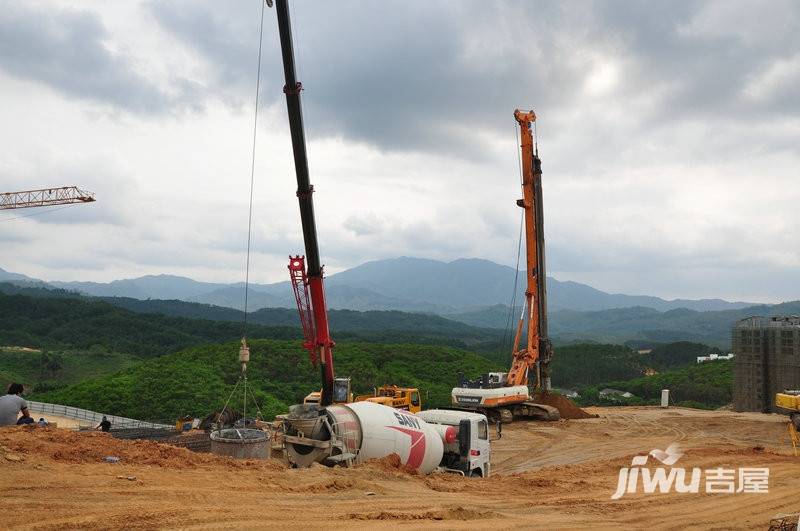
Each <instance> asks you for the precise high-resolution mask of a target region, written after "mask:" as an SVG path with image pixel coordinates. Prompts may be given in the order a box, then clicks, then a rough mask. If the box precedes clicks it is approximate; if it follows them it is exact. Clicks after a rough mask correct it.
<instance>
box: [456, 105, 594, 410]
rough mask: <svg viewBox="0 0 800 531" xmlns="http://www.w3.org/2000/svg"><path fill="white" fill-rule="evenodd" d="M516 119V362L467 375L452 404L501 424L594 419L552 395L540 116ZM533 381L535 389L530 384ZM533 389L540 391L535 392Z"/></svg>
mask: <svg viewBox="0 0 800 531" xmlns="http://www.w3.org/2000/svg"><path fill="white" fill-rule="evenodd" d="M514 118H515V119H516V121H517V123H518V125H519V130H520V139H521V146H520V147H521V150H522V199H519V200H518V201H517V205H518V206H520V207H522V208H523V210H524V217H525V248H526V258H527V259H526V262H527V264H526V273H527V274H526V278H527V284H526V289H525V304H524V306H523V308H522V314H521V315H520V319H519V323H518V325H517V330H516V335H515V337H514V347H513V351H512V354H513V360H512V363H511V368H510V369H509V371H508V372H507V373H503V372H494V373H488V374H484V375H483V376H482V377H481V378H478V379H477V380H473V381H470V380H467V379H465V378H463V377H462V379H461V380H462V381H461V382H460V384H459V386H458V387H455V388H454V389H453V391H452V403H453V406H454V407H457V408H461V409H470V410H474V411H478V412H480V413H483V414H485V415H486V416H487V417H488V418H489V419H490V420H493V421H501V422H510V421H511V420H513V419H514V418H533V419H539V420H558V419H559V418H561V417H562V416H563V417H570V418H580V417H582V416H584V415H585V416H589V415H588V414H586V413H585V412H583V411H582V410H580V409H579V408H577V407H576V406H574V405H573V404H571V403H570V402H569V401H568V400H566V399H563V398H561V397H558V396H556V395H550V394H549V393H548V391H549V390H550V362H551V360H552V358H553V349H552V345H551V343H550V339H549V337H548V332H547V289H546V286H545V254H544V210H543V208H542V161H541V160H540V159H539V150H538V146H537V145H536V139H535V138H534V132H533V130H532V129H533V127H532V126H533V124H534V123H535V122H536V114H535V113H534V112H533V111H527V112H525V111H520V110H516V111H514ZM523 331H524V332H525V335H526V338H527V339H526V344H525V346H520V343H521V342H522V336H523ZM531 382H532V383H533V385H529V384H530V383H531ZM531 387H533V388H534V390H535V391H538V393H532V392H531V391H532V390H531ZM532 395H533V396H532ZM534 397H535V398H534Z"/></svg>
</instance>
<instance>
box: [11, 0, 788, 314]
mask: <svg viewBox="0 0 800 531" xmlns="http://www.w3.org/2000/svg"><path fill="white" fill-rule="evenodd" d="M291 5H292V17H293V22H294V34H295V42H296V46H297V60H298V63H299V78H300V81H302V83H303V86H304V87H305V89H306V90H305V91H304V92H303V96H302V98H303V104H304V112H305V118H306V133H307V136H308V139H309V146H308V152H309V159H310V167H311V180H312V183H313V184H314V186H315V189H316V191H317V193H316V194H315V197H314V199H315V201H316V211H317V224H318V227H319V238H320V246H321V252H322V257H323V262H324V263H325V264H327V271H328V272H329V273H331V272H336V271H340V270H342V269H345V268H348V267H352V266H354V265H357V264H360V263H362V262H365V261H368V260H374V259H380V258H390V257H397V256H403V255H405V256H417V257H425V258H433V259H441V260H452V259H456V258H461V257H478V258H486V259H489V260H493V261H496V262H499V263H503V264H508V265H512V266H513V265H514V263H515V259H516V242H517V236H518V226H519V209H518V207H516V206H515V204H514V201H515V200H516V199H517V197H519V194H520V191H519V184H518V182H519V170H518V165H517V149H518V147H517V142H516V140H515V136H516V133H515V121H514V119H513V111H514V109H515V108H517V107H520V108H525V109H528V108H533V109H535V111H536V113H537V115H538V117H539V121H538V134H539V140H540V154H541V157H542V160H543V170H544V194H545V215H546V236H547V245H548V269H549V273H550V274H551V275H552V276H554V277H556V278H558V279H561V280H576V281H580V282H586V283H589V284H591V285H593V286H595V287H597V288H600V289H603V290H606V291H612V292H624V293H632V294H634V293H643V294H652V295H659V296H663V297H669V298H672V297H688V298H700V297H723V298H728V299H739V300H749V301H781V300H790V299H800V281H798V280H799V274H800V179H799V177H800V175H799V174H800V170H799V168H800V147H799V146H800V94H798V92H800V90H798V87H800V32H799V31H798V28H800V3H798V2H796V1H792V0H789V1H786V2H780V1H777V0H776V1H770V2H763V3H759V2H753V1H746V2H736V1H732V0H725V1H720V2H689V1H680V2H633V1H631V2H622V1H605V2H584V1H580V2H579V1H575V2H554V1H550V2H486V1H474V2H455V1H451V2H442V1H430V0H426V1H408V0H404V1H399V0H398V1H386V0H381V1H370V2H367V1H341V0H340V1H337V2H315V1H314V2H312V1H310V0H305V1H297V2H292V4H291ZM260 13H261V4H260V2H259V0H236V1H231V2H224V3H222V2H214V1H211V0H208V1H188V0H187V1H164V0H151V1H145V2H135V1H129V2H112V1H108V2H100V1H96V2H57V1H52V2H30V1H22V0H20V1H6V0H3V1H2V2H0V145H2V151H0V152H1V153H2V156H1V157H0V191H12V190H21V189H29V188H40V187H47V186H59V185H71V184H75V185H78V186H80V187H83V188H86V189H88V190H91V191H93V192H95V193H96V194H97V199H98V201H97V202H96V203H93V204H90V205H79V206H74V207H70V208H67V209H63V210H58V211H54V212H51V213H47V214H41V215H40V212H42V211H40V210H27V211H17V212H8V211H4V212H2V213H0V249H2V252H1V254H0V267H2V268H4V269H6V270H10V271H15V272H19V273H25V274H27V275H30V276H34V277H37V278H43V279H47V280H96V281H109V280H113V279H118V278H126V277H135V276H140V275H144V274H157V273H172V274H179V275H186V276H190V277H192V278H195V279H198V280H207V281H219V282H235V281H241V280H243V277H244V261H245V256H244V251H245V243H246V235H247V201H248V190H249V181H250V155H251V141H252V137H251V135H252V127H253V112H254V97H255V84H256V66H257V54H258V31H259V17H260ZM277 33H278V32H277V23H276V15H275V11H274V9H268V10H267V11H266V14H265V21H264V45H263V61H262V80H261V81H262V84H261V88H262V90H261V106H260V109H259V118H258V119H259V126H258V144H257V152H256V172H255V206H254V221H253V223H254V234H253V248H254V251H255V254H254V256H253V258H252V261H251V263H252V273H251V278H253V279H255V280H256V281H258V282H273V281H278V280H283V279H284V278H285V276H286V257H287V255H288V254H289V253H297V252H302V238H301V233H300V221H299V214H298V207H297V200H296V197H295V194H294V192H295V188H296V183H295V177H294V167H293V161H292V158H291V146H290V140H289V134H288V120H287V116H286V107H285V101H284V97H283V94H282V92H281V87H282V85H283V79H282V75H283V73H282V70H281V62H280V51H279V45H278V35H277ZM34 213H36V214H37V215H35V216H31V217H25V218H21V219H11V218H17V217H18V216H20V215H26V216H30V214H34ZM465 289H469V287H468V286H465Z"/></svg>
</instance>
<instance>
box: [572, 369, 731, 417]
mask: <svg viewBox="0 0 800 531" xmlns="http://www.w3.org/2000/svg"><path fill="white" fill-rule="evenodd" d="M606 387H609V388H612V389H619V390H621V391H629V392H630V393H632V394H633V395H635V397H636V398H634V399H632V400H625V401H623V402H622V403H631V404H641V403H644V404H648V403H651V404H657V403H659V400H660V398H661V390H662V389H669V391H670V400H671V402H672V403H673V404H678V405H684V406H690V407H705V408H713V407H720V406H724V405H726V404H730V403H731V401H732V400H733V362H732V361H727V360H718V361H712V362H707V363H700V364H697V363H695V364H692V365H687V366H685V367H681V368H678V369H671V370H668V371H664V372H662V373H659V374H655V375H653V376H647V377H641V378H635V379H632V380H628V381H607V383H604V384H600V385H597V386H593V387H586V388H583V389H581V397H582V399H581V400H582V403H583V404H604V403H608V402H606V401H604V400H602V399H600V398H599V396H598V393H599V390H600V389H603V388H606ZM618 403H619V402H618Z"/></svg>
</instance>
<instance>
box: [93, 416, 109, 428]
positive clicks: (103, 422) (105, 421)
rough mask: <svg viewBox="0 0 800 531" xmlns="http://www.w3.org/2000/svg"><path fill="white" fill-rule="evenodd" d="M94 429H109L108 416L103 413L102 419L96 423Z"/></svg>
mask: <svg viewBox="0 0 800 531" xmlns="http://www.w3.org/2000/svg"><path fill="white" fill-rule="evenodd" d="M95 429H96V430H103V431H108V430H110V429H111V421H110V420H108V418H107V417H106V416H105V415H103V420H101V421H100V424H98V425H97V427H96V428H95Z"/></svg>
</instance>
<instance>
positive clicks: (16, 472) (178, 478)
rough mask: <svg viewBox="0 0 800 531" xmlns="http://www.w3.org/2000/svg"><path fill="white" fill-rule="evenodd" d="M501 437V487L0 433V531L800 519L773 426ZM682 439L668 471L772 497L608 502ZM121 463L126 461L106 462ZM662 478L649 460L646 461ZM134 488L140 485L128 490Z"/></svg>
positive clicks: (609, 417) (658, 418)
mask: <svg viewBox="0 0 800 531" xmlns="http://www.w3.org/2000/svg"><path fill="white" fill-rule="evenodd" d="M596 412H598V413H600V415H601V417H600V418H598V419H588V420H580V421H565V422H560V423H553V424H542V423H519V424H514V425H510V426H507V427H506V429H505V430H504V433H503V438H502V439H501V440H500V441H497V442H495V443H494V449H493V451H494V459H493V466H494V476H493V477H491V478H489V479H485V480H474V479H465V478H460V477H457V476H452V475H434V476H429V477H421V476H416V475H411V474H408V473H405V472H403V471H402V470H401V469H399V468H397V467H396V466H395V465H394V463H392V462H390V461H391V460H386V461H385V462H379V463H371V464H368V465H364V466H360V467H357V468H355V469H341V468H339V469H327V468H324V467H313V468H311V469H305V470H290V469H286V468H284V467H283V466H282V465H280V464H278V463H275V462H235V461H232V460H228V459H223V458H219V457H216V456H211V455H207V454H194V453H191V452H189V451H188V450H184V449H180V448H173V447H168V446H164V445H160V444H156V443H153V442H147V441H136V442H130V441H120V440H115V439H112V438H110V437H108V436H107V435H105V434H101V433H90V434H79V433H75V432H69V431H65V430H41V429H33V430H31V429H22V428H11V429H8V430H2V431H0V445H2V447H0V453H2V456H0V488H1V489H2V496H0V514H1V515H2V518H3V520H4V521H3V522H2V526H1V527H10V528H16V529H41V528H59V529H65V528H66V529H100V528H103V529H105V528H123V527H124V528H166V527H169V528H187V529H212V528H250V529H253V528H265V527H268V526H281V527H284V528H309V527H312V526H315V527H320V526H327V527H331V526H340V527H347V528H376V527H378V528H395V527H398V526H401V527H404V528H418V527H438V528H442V529H454V528H463V529H475V528H493V529H501V528H509V527H515V528H583V529H585V528H617V529H619V528H631V529H640V528H646V527H652V528H659V529H660V528H670V529H687V528H697V529H709V528H717V529H729V528H751V529H766V527H767V525H768V522H769V519H770V518H771V517H773V516H775V515H776V514H779V513H790V512H799V511H800V458H796V457H793V456H791V455H790V452H791V449H790V447H788V446H787V443H786V441H785V440H784V441H781V437H782V436H783V434H784V433H785V419H784V418H782V417H780V416H777V415H757V414H737V413H730V412H703V411H695V410H685V409H670V410H660V409H655V408H652V409H651V408H609V409H598V410H596ZM674 442H677V443H678V444H679V445H680V446H681V448H682V449H683V451H684V453H685V455H684V456H683V457H681V458H680V461H679V462H678V463H676V464H675V465H674V466H676V467H677V466H683V467H686V468H692V467H699V468H701V469H703V470H705V469H710V468H716V467H723V468H726V469H738V468H739V467H757V468H762V467H768V468H769V470H770V473H769V492H768V493H766V494H748V493H739V494H706V493H705V492H701V493H698V494H692V493H686V494H679V493H675V492H671V493H666V494H661V493H655V494H643V493H642V490H641V486H640V488H639V491H638V493H637V494H626V495H625V496H623V497H622V498H621V499H619V500H612V499H611V495H612V494H613V493H614V491H615V489H616V486H617V478H618V474H619V470H620V468H621V467H627V466H630V464H631V457H632V456H634V455H637V454H640V455H644V454H646V453H647V452H649V451H650V450H652V449H654V448H659V449H662V450H663V449H665V448H666V447H667V446H668V445H670V444H671V443H674ZM108 455H114V456H118V457H120V458H121V460H120V462H119V463H117V464H110V463H106V462H103V458H104V457H105V456H108ZM651 466H653V467H655V465H651ZM128 478H133V479H128Z"/></svg>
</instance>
